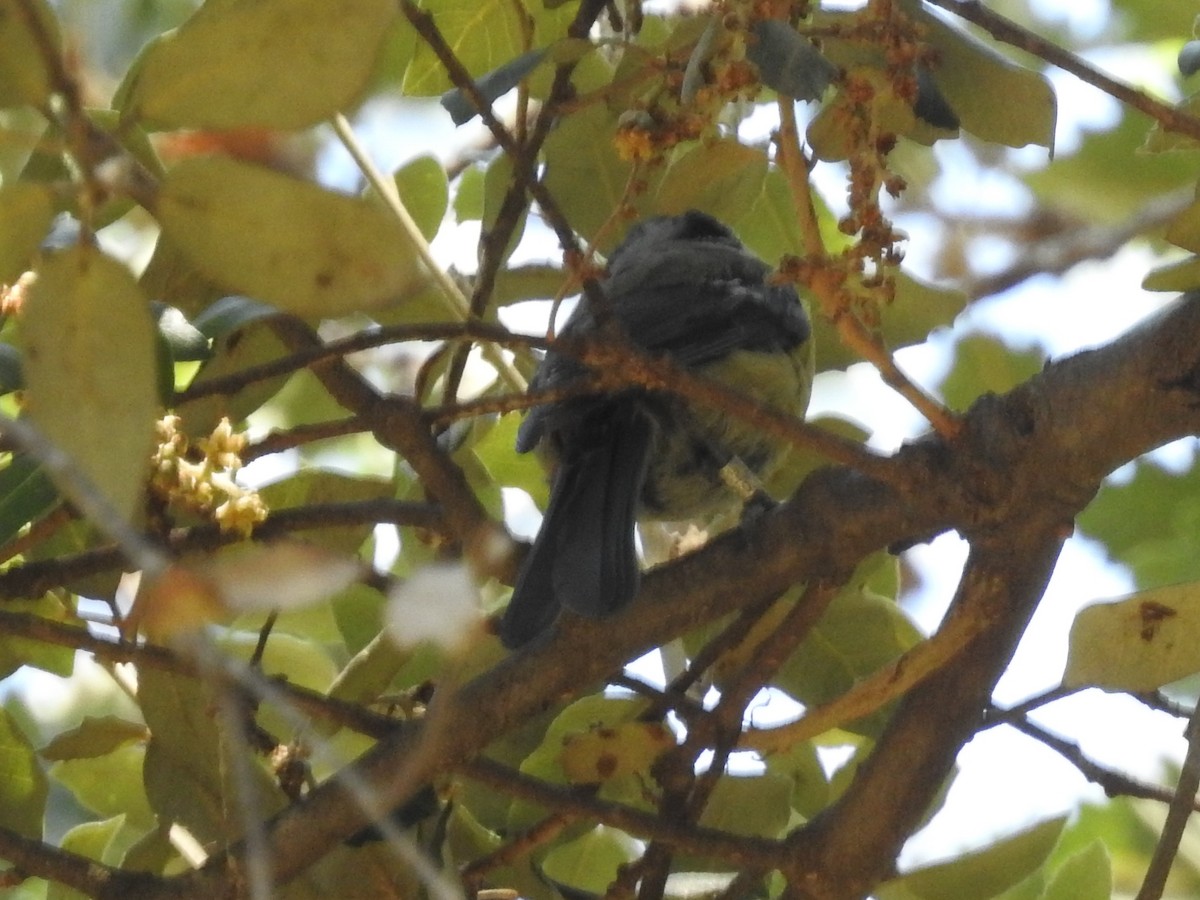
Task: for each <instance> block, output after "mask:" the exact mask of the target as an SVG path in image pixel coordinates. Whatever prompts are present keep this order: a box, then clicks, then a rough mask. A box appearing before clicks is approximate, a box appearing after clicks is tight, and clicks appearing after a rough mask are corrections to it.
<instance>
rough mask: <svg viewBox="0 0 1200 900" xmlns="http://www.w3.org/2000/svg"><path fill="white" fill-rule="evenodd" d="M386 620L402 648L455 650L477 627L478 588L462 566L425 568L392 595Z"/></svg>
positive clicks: (478, 619) (442, 565) (391, 632)
mask: <svg viewBox="0 0 1200 900" xmlns="http://www.w3.org/2000/svg"><path fill="white" fill-rule="evenodd" d="M386 619H387V628H388V632H389V634H390V635H391V636H392V640H393V641H395V642H396V643H397V644H399V645H401V646H411V645H413V644H419V643H421V642H423V641H432V642H433V643H436V644H440V645H442V646H444V647H448V648H454V647H458V646H461V644H462V643H463V642H464V640H465V639H466V638H467V637H468V636H469V635H470V634H471V633H472V632H473V631H474V629H475V627H476V626H477V625H478V624H479V621H480V606H479V588H478V587H477V586H476V585H475V581H474V579H472V578H471V573H470V572H469V571H468V570H467V567H466V566H464V565H462V564H458V563H454V564H440V565H430V566H425V567H424V568H422V569H419V570H418V571H416V572H414V573H413V575H412V576H411V577H410V578H408V579H406V580H405V581H404V582H403V583H402V584H400V586H399V587H397V588H395V589H394V590H393V591H392V592H391V594H390V596H389V598H388V607H387V612H386Z"/></svg>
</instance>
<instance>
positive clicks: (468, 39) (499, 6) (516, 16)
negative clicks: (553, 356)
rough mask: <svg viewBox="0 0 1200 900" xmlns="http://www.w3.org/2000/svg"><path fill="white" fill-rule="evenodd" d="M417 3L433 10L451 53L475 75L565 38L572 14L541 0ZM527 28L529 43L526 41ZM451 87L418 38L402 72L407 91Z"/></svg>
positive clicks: (433, 91) (414, 92) (435, 92)
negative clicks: (533, 0) (531, 0)
mask: <svg viewBox="0 0 1200 900" xmlns="http://www.w3.org/2000/svg"><path fill="white" fill-rule="evenodd" d="M421 5H422V6H424V7H426V8H427V9H428V11H429V12H430V13H431V14H432V16H433V21H434V24H435V25H436V26H437V29H438V32H439V33H440V34H441V35H442V38H443V39H444V40H445V41H446V43H447V44H448V45H449V46H450V49H451V50H453V51H454V55H455V57H457V58H458V60H459V62H461V63H462V64H463V66H464V67H465V68H466V70H467V71H468V72H469V73H470V74H471V75H472V76H473V77H474V78H476V79H479V78H483V77H485V76H486V75H487V73H489V72H492V71H494V70H496V69H498V68H500V67H501V66H504V65H505V64H508V63H510V62H512V61H514V60H515V59H516V58H517V57H519V56H520V55H521V54H523V53H525V52H526V51H529V50H536V49H538V48H543V47H545V46H546V45H547V44H549V43H550V42H551V41H553V40H555V39H557V38H561V37H563V36H564V35H565V33H566V26H567V23H568V22H570V21H571V16H572V13H573V9H571V8H570V7H569V6H568V7H565V8H563V9H561V10H548V9H545V8H543V5H542V4H541V3H536V4H533V3H530V4H526V3H519V4H513V3H510V2H508V0H438V2H436V3H430V2H425V3H422V4H421ZM530 29H532V32H533V37H534V41H533V43H532V45H531V44H530V43H528V39H529V37H530V34H529V31H530ZM526 74H527V73H526ZM452 87H453V85H452V84H451V82H450V78H449V76H448V75H447V74H446V69H445V67H444V66H443V65H442V63H441V61H440V60H439V59H438V58H437V55H436V54H435V53H434V52H433V50H432V49H430V47H429V45H428V43H427V42H425V41H423V40H421V39H419V38H418V39H417V41H416V46H415V48H414V51H413V55H412V59H411V61H410V62H409V66H408V70H407V71H406V72H405V73H404V93H405V95H408V96H416V97H421V96H424V97H435V96H437V95H439V94H441V93H443V92H445V91H448V90H450V89H451V88H452Z"/></svg>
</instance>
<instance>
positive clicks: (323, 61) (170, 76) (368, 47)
mask: <svg viewBox="0 0 1200 900" xmlns="http://www.w3.org/2000/svg"><path fill="white" fill-rule="evenodd" d="M395 15H396V4H395V3H393V2H391V0H258V2H238V3H230V4H225V5H223V6H221V7H219V8H213V7H212V4H208V5H206V6H204V7H201V9H200V10H199V11H198V12H197V14H196V15H195V16H193V17H192V18H191V19H190V20H188V22H187V23H186V24H184V25H183V27H181V28H179V29H178V30H176V31H173V32H169V33H167V34H165V35H163V36H162V37H160V38H159V39H158V40H156V41H155V42H154V43H153V44H151V45H150V46H149V47H148V48H147V49H146V51H145V53H144V54H143V55H142V57H141V59H140V60H139V61H138V63H137V64H135V67H134V69H133V70H132V71H133V75H132V81H131V82H130V83H128V84H127V85H126V86H125V87H124V88H123V89H122V92H121V95H123V96H124V98H125V100H124V104H123V109H124V110H125V113H126V115H127V116H129V117H132V118H137V119H144V120H146V121H148V122H150V123H152V124H154V125H157V126H162V127H166V128H175V127H198V128H238V127H242V126H247V125H258V126H261V127H264V128H277V129H289V130H290V129H297V128H307V127H309V126H311V125H315V124H317V123H318V122H321V121H324V120H325V119H328V118H329V117H330V116H332V115H333V114H334V113H336V112H338V111H339V110H341V109H344V108H345V107H346V106H348V105H349V104H351V103H352V102H353V101H354V100H356V99H357V98H358V95H359V94H361V93H362V91H363V90H364V89H365V87H366V85H367V82H368V81H369V79H370V77H371V74H372V72H373V70H374V67H375V58H376V56H377V55H378V52H379V48H380V46H381V45H382V42H383V38H384V35H385V34H386V32H387V28H388V26H389V25H390V24H391V22H392V20H393V18H394V17H395Z"/></svg>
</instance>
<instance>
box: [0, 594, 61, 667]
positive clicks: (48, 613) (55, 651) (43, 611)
mask: <svg viewBox="0 0 1200 900" xmlns="http://www.w3.org/2000/svg"><path fill="white" fill-rule="evenodd" d="M4 609H5V611H6V612H10V613H28V614H29V615H32V616H36V617H37V618H39V619H45V620H47V621H49V622H63V623H69V624H71V625H76V626H78V625H80V624H81V623H80V621H79V619H78V618H77V617H76V616H75V613H74V611H73V610H72V609H71V608H70V607H68V606H67V605H65V604H64V603H63V602H62V600H61V599H60V597H59V592H47V593H45V594H43V595H42V596H40V597H38V598H37V599H34V600H6V601H5V603H4ZM21 666H33V667H35V668H38V669H41V670H42V671H44V672H49V673H51V674H52V675H58V676H60V677H62V678H67V677H69V676H70V675H71V672H72V671H73V670H74V666H75V651H74V649H73V648H71V647H59V646H57V645H54V644H50V643H47V642H45V641H39V640H35V639H33V638H26V637H20V636H18V635H10V634H0V678H6V677H8V675H10V674H11V673H13V672H15V671H16V670H17V669H19V668H21Z"/></svg>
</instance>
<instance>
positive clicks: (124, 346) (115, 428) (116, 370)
mask: <svg viewBox="0 0 1200 900" xmlns="http://www.w3.org/2000/svg"><path fill="white" fill-rule="evenodd" d="M21 335H22V339H23V342H24V349H25V383H26V391H27V394H26V396H27V402H28V409H29V415H30V417H31V418H32V419H33V420H34V422H35V423H36V424H37V425H38V427H39V428H41V430H42V432H43V433H44V434H45V435H46V437H47V438H49V439H50V440H51V441H52V442H53V443H54V444H55V445H56V446H57V447H59V448H60V449H62V450H63V451H65V452H66V453H67V454H68V455H69V456H70V457H71V459H72V462H73V465H75V466H77V467H78V469H79V471H81V472H82V473H83V474H84V475H86V476H87V477H88V478H89V479H91V481H92V483H93V484H94V485H95V487H96V489H97V490H99V491H100V493H101V494H103V495H104V496H105V497H106V498H107V499H108V501H109V502H110V503H111V504H112V505H113V507H114V508H115V509H116V511H117V512H118V513H120V514H121V515H122V516H124V517H125V518H126V519H130V518H132V517H133V516H134V515H135V513H136V512H137V510H138V509H140V507H141V503H140V498H141V496H142V492H143V489H144V486H145V479H146V475H147V469H148V468H149V463H150V449H151V446H152V442H153V436H154V420H155V418H156V417H157V414H158V388H157V375H158V363H157V355H156V354H157V350H156V347H155V340H156V339H155V336H154V323H153V321H152V319H151V317H150V312H149V309H148V307H147V305H146V301H145V298H144V297H143V296H142V292H141V290H140V289H139V288H138V285H137V282H136V281H135V280H134V278H133V275H132V274H131V273H130V272H129V270H128V269H126V268H125V267H124V266H123V265H121V264H120V263H119V262H117V261H116V260H114V259H112V258H110V257H108V256H105V255H104V254H103V253H101V252H100V251H99V250H97V249H96V248H94V247H88V246H76V247H72V248H70V249H68V250H64V251H61V252H58V253H55V254H51V255H49V256H47V257H46V258H45V259H44V260H43V261H42V263H41V264H40V265H39V266H38V268H37V280H36V281H35V282H34V283H33V285H32V286H31V287H30V289H29V291H28V293H27V295H26V300H25V305H24V310H23V313H22V317H21ZM59 488H60V489H61V490H63V491H64V493H66V494H68V495H71V490H70V488H69V487H68V486H67V485H65V484H59Z"/></svg>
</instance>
